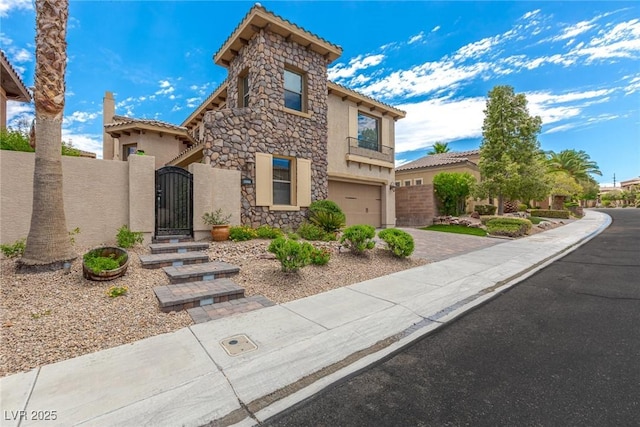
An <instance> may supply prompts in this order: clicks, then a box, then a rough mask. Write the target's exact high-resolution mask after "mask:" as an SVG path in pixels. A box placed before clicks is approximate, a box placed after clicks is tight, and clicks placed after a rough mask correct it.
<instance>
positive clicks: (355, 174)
mask: <svg viewBox="0 0 640 427" xmlns="http://www.w3.org/2000/svg"><path fill="white" fill-rule="evenodd" d="M341 53H342V49H341V48H340V47H339V46H337V45H334V44H332V43H330V42H328V41H326V40H324V39H322V38H320V37H319V36H317V35H314V34H312V33H310V32H308V31H306V30H304V29H302V28H300V27H298V26H297V25H295V24H293V23H291V22H289V21H287V20H285V19H284V18H282V17H280V16H277V15H275V14H273V13H271V12H269V11H267V10H266V9H264V8H263V7H262V6H260V5H255V6H254V7H252V8H251V10H250V11H249V13H248V14H247V15H246V16H245V17H244V19H243V20H242V22H240V24H239V25H238V27H237V28H236V29H235V31H234V32H233V33H232V34H231V35H230V36H229V38H228V39H227V40H226V41H225V42H224V44H223V45H222V47H221V48H220V49H219V50H218V52H217V53H216V54H215V55H214V58H213V59H214V62H215V63H216V64H217V65H220V66H222V67H225V68H226V69H227V71H228V76H227V78H226V80H225V81H224V82H223V84H221V85H220V86H219V87H218V88H217V89H216V90H215V91H214V92H213V93H212V94H211V95H210V96H209V97H208V98H207V99H206V100H205V101H204V102H203V103H202V104H201V105H200V106H199V107H198V108H197V109H196V110H195V111H193V112H192V113H191V114H190V115H189V116H188V117H187V119H186V120H185V121H184V122H183V123H182V124H181V126H173V127H172V128H171V129H169V127H171V126H172V125H169V124H166V123H162V122H155V121H154V123H147V125H148V126H147V128H146V129H144V130H145V132H155V133H156V134H164V135H167V134H170V136H171V137H172V138H174V139H175V140H176V141H178V142H180V143H185V142H186V139H185V138H186V137H187V136H188V137H189V138H190V140H189V143H188V144H186V146H185V148H186V149H185V150H184V151H182V152H181V153H180V154H179V155H176V156H175V157H174V158H172V159H171V160H169V161H167V162H166V164H167V165H173V166H181V167H187V166H188V165H189V164H191V163H194V162H202V163H206V164H210V165H211V166H212V167H214V168H223V169H235V170H239V171H241V173H242V186H241V194H240V195H239V197H240V198H241V216H242V222H243V223H244V224H249V225H253V226H256V225H259V224H271V225H274V226H280V227H292V228H294V227H296V226H297V225H298V224H300V222H301V221H302V220H303V218H304V213H305V211H306V208H307V207H308V206H309V205H310V203H311V202H312V201H313V200H320V199H327V198H328V199H330V200H333V201H335V202H336V203H338V205H339V206H340V207H341V208H342V209H343V210H344V211H345V214H346V216H347V223H348V224H362V223H366V224H371V225H374V226H377V227H380V226H382V227H388V226H393V225H394V224H395V200H394V193H393V191H392V188H391V187H392V184H393V183H394V151H393V148H394V144H395V141H394V135H395V121H396V120H398V119H401V118H403V117H404V116H405V113H404V112H403V111H401V110H398V109H396V108H394V107H392V106H389V105H386V104H384V103H381V102H378V101H376V100H374V99H372V98H369V97H367V96H364V95H361V94H359V93H357V92H355V91H353V90H350V89H348V88H345V87H343V86H341V85H338V84H335V83H332V82H330V81H328V79H327V67H328V65H329V64H330V63H331V62H333V61H334V60H336V59H337V58H338V57H339V56H340V55H341ZM129 121H131V122H132V123H130V124H129V125H130V126H134V125H135V126H137V128H136V129H138V130H142V129H141V126H140V124H139V123H133V122H135V120H134V119H129ZM123 122H124V123H126V120H124V119H123ZM123 122H121V123H123ZM138 122H139V121H138ZM114 129H118V132H117V135H118V136H119V137H120V139H122V137H123V135H124V134H123V133H122V132H121V131H122V130H124V125H122V124H120V125H119V124H118V121H116V120H113V121H112V123H108V124H105V130H106V131H107V133H110V136H112V137H113V136H115V134H114V132H113V130H114ZM169 131H172V132H173V133H170V132H169ZM124 136H127V135H124ZM178 136H180V138H183V139H182V140H180V139H179V138H178ZM127 137H128V136H127ZM133 143H134V142H133V141H132V140H129V141H128V142H127V141H125V143H122V141H120V150H125V151H126V147H127V145H128V144H133ZM172 144H173V145H174V146H175V145H176V144H177V143H176V142H172ZM109 148H110V149H111V151H112V152H113V151H114V145H113V144H111V146H110V147H109ZM137 149H140V146H139V145H138V146H137ZM116 151H117V150H116ZM144 151H145V153H146V154H150V155H154V149H153V147H148V148H146V149H145V150H144ZM127 153H128V152H126V153H125V152H123V155H124V154H127Z"/></svg>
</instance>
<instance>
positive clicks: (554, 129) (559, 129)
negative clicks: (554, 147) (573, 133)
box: [543, 123, 577, 134]
mask: <svg viewBox="0 0 640 427" xmlns="http://www.w3.org/2000/svg"><path fill="white" fill-rule="evenodd" d="M576 126H577V123H567V124H564V125H559V126H555V127H552V128H551V129H548V130H546V131H544V132H543V134H548V133H556V132H564V131H567V130H570V129H573V128H575V127H576Z"/></svg>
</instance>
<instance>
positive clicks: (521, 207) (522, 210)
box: [518, 203, 527, 212]
mask: <svg viewBox="0 0 640 427" xmlns="http://www.w3.org/2000/svg"><path fill="white" fill-rule="evenodd" d="M526 210H527V205H526V204H525V203H520V204H519V205H518V212H524V211H526Z"/></svg>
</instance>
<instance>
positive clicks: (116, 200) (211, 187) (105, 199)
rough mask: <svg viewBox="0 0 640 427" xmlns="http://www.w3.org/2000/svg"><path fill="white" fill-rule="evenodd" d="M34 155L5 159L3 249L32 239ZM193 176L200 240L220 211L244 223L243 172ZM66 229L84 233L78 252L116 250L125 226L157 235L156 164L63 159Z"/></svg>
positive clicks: (0, 183) (142, 159)
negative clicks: (205, 218)
mask: <svg viewBox="0 0 640 427" xmlns="http://www.w3.org/2000/svg"><path fill="white" fill-rule="evenodd" d="M34 164H35V154H33V153H23V152H14V151H6V150H3V151H2V152H1V153H0V243H2V244H8V243H13V242H15V241H16V240H18V239H22V238H26V237H27V235H28V233H29V226H30V222H31V211H32V202H33V171H34ZM190 172H191V173H193V174H194V188H193V193H194V206H193V207H194V209H193V219H194V221H193V223H194V235H195V237H196V239H198V238H206V237H207V233H208V232H209V229H210V227H208V226H206V225H205V224H204V223H202V220H201V217H202V214H203V213H204V212H205V211H212V210H215V209H217V208H218V207H221V208H222V209H223V210H224V211H225V212H227V213H230V214H231V215H232V223H236V224H238V223H240V196H239V194H240V172H239V171H228V170H214V169H213V168H211V166H209V165H200V164H195V165H192V166H191V167H190ZM62 174H63V192H64V205H65V216H66V220H67V229H68V230H69V231H71V230H74V229H75V228H76V227H77V228H79V229H80V233H79V234H77V235H75V236H74V239H75V242H76V245H77V246H80V247H88V246H99V245H114V244H115V243H116V234H117V232H118V229H119V228H120V227H122V226H123V225H125V224H126V225H128V226H129V228H130V229H131V230H133V231H141V232H143V233H144V239H145V241H144V243H145V244H148V243H150V242H151V238H152V237H153V233H154V230H155V158H154V157H153V156H130V157H129V159H128V161H126V162H123V161H117V160H99V159H88V158H80V157H68V156H63V157H62Z"/></svg>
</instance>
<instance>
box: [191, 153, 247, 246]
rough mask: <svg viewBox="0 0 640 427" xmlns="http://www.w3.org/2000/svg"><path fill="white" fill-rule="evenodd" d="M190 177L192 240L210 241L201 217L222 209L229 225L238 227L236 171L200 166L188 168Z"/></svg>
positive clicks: (238, 205) (206, 227)
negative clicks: (191, 176) (191, 187)
mask: <svg viewBox="0 0 640 427" xmlns="http://www.w3.org/2000/svg"><path fill="white" fill-rule="evenodd" d="M189 172H191V173H192V174H193V235H194V239H195V240H202V239H206V238H211V227H210V226H208V225H206V224H205V223H203V222H202V214H204V213H205V212H213V211H215V210H217V209H218V208H222V212H223V214H227V215H228V214H231V220H230V223H231V224H232V225H239V224H240V171H238V170H230V169H214V168H212V167H211V166H209V165H205V164H202V163H192V164H190V165H189Z"/></svg>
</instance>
